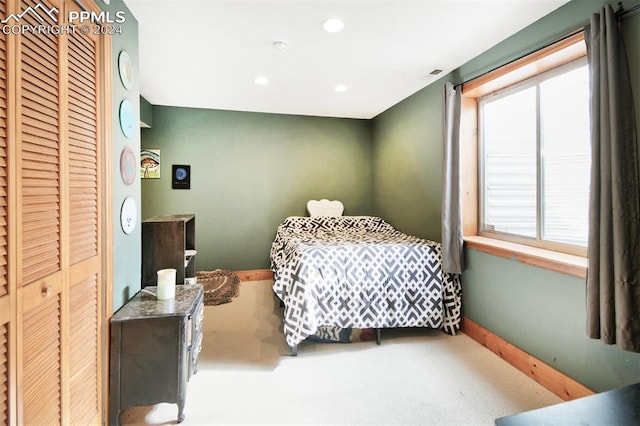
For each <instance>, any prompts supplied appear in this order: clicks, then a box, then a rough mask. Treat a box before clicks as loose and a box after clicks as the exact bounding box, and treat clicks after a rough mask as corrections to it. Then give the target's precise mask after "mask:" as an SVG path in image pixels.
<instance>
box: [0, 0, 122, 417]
mask: <svg viewBox="0 0 640 426" xmlns="http://www.w3.org/2000/svg"><path fill="white" fill-rule="evenodd" d="M55 1H56V0H53V2H55ZM81 4H82V5H84V6H86V7H87V8H88V9H90V10H93V11H97V12H99V11H101V9H100V8H99V7H98V6H97V4H96V3H95V1H93V0H83V1H82V2H81ZM60 5H61V6H64V7H60V14H61V15H62V12H63V11H66V9H67V7H66V6H67V5H70V6H71V5H73V6H74V7H75V5H78V6H80V4H78V3H76V2H74V1H73V0H60ZM21 7H22V6H21V2H20V1H19V0H7V1H6V8H7V10H8V11H17V10H20V9H21ZM64 37H65V36H62V37H61V40H63V39H64ZM98 40H99V42H98V43H97V64H96V75H97V81H98V83H97V88H98V91H97V97H98V102H97V117H96V118H97V120H96V124H97V131H96V134H97V136H98V138H99V141H98V150H99V151H98V158H97V159H96V167H97V188H98V198H97V200H98V212H97V215H98V218H97V221H98V222H97V227H98V231H97V232H98V250H99V253H98V259H97V262H98V264H99V265H98V290H97V293H98V295H97V297H98V314H97V315H98V316H97V324H98V330H97V333H98V340H99V341H98V354H97V371H96V375H97V383H98V387H97V392H98V394H97V398H98V413H97V415H96V418H94V419H93V421H92V423H95V424H103V423H104V422H105V421H106V419H107V407H108V364H109V362H108V353H109V352H108V342H109V335H108V331H109V327H108V320H109V318H110V316H111V312H112V311H113V295H112V288H113V286H112V278H113V253H112V247H111V242H112V241H113V213H112V205H113V199H112V178H113V173H112V168H113V166H114V164H113V158H112V157H113V153H112V119H113V113H112V79H113V71H112V55H113V53H112V51H111V49H112V43H111V37H110V36H108V35H100V36H98ZM19 43H20V37H18V36H15V35H11V36H6V48H7V59H6V62H7V76H6V78H7V82H8V84H7V93H6V97H7V100H6V104H7V107H6V109H7V141H8V144H7V158H8V162H7V166H6V169H7V180H8V186H7V200H8V206H7V210H8V218H7V226H8V235H7V238H8V245H7V247H8V254H7V256H8V264H7V275H8V277H9V280H8V294H6V295H4V296H0V325H2V324H5V323H7V321H8V337H9V339H8V347H9V350H8V361H9V369H8V379H9V383H8V384H9V386H8V389H9V392H8V424H9V425H11V426H15V425H18V424H22V423H23V413H24V411H23V410H24V408H25V407H23V401H22V395H21V394H20V392H22V389H21V388H22V372H21V369H22V367H23V362H24V361H23V360H24V355H25V354H24V353H23V336H22V331H21V327H22V324H21V322H22V321H23V318H22V312H23V311H24V309H25V308H27V307H29V306H30V305H32V304H35V303H37V302H38V300H39V299H41V298H42V297H44V296H47V295H48V294H51V293H54V294H55V293H59V294H61V295H62V297H61V302H60V303H61V319H60V321H61V327H60V335H61V343H60V350H61V355H60V356H61V365H60V380H61V385H60V391H61V400H60V402H59V403H60V409H61V421H62V423H69V418H70V413H69V411H70V389H69V329H70V324H69V318H68V315H69V297H68V294H67V295H66V296H65V295H64V292H65V291H67V292H68V291H69V286H70V282H69V280H70V274H71V272H70V271H69V270H70V268H71V265H69V249H68V241H69V228H70V227H71V226H72V224H70V223H69V220H68V214H69V191H68V183H64V184H63V183H62V182H63V179H62V176H63V174H67V173H68V170H67V169H68V162H67V160H68V158H67V153H66V151H67V149H66V148H65V149H61V150H60V154H59V155H60V157H59V165H60V168H59V173H60V176H61V177H60V180H59V181H60V182H61V183H60V222H59V226H60V239H61V240H62V243H61V252H60V269H62V271H58V272H56V273H54V274H51V275H50V276H49V277H47V279H46V280H43V281H42V282H39V283H38V284H36V282H38V281H40V280H36V282H34V283H30V284H29V285H28V286H23V283H22V282H20V281H21V280H22V272H21V271H20V269H21V265H22V247H20V246H19V244H18V242H19V241H21V239H22V235H21V233H22V232H23V231H24V230H22V223H21V219H20V218H21V216H22V206H21V202H22V198H21V196H22V189H21V188H20V187H19V185H18V182H21V172H20V166H19V164H20V161H21V153H20V151H21V146H20V142H21V141H20V140H19V139H18V137H19V136H20V131H19V129H20V128H21V127H20V126H21V124H20V117H21V107H20V96H21V94H20V93H19V90H21V84H20V83H19V79H20V72H19V68H20V61H21V56H20V55H21V54H20V46H19ZM59 49H60V52H59V66H58V72H59V75H58V77H59V83H58V101H59V108H58V109H59V114H60V115H59V121H58V123H59V128H58V131H59V139H60V141H61V142H63V141H65V140H66V138H68V137H69V135H68V111H67V110H65V106H66V105H67V100H68V98H67V97H68V96H69V95H68V80H67V79H68V72H67V68H66V67H67V65H66V64H67V56H66V55H67V54H68V43H66V42H59ZM61 71H64V72H61ZM65 179H66V178H65ZM34 284H35V285H34ZM26 287H29V288H26Z"/></svg>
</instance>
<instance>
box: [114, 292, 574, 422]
mask: <svg viewBox="0 0 640 426" xmlns="http://www.w3.org/2000/svg"><path fill="white" fill-rule="evenodd" d="M270 284H271V282H270V281H255V282H243V283H242V284H241V289H240V296H239V297H238V298H236V299H234V301H233V302H231V303H228V304H225V305H219V306H208V307H206V309H205V325H204V330H205V336H204V343H203V351H202V353H201V356H200V364H199V366H200V369H199V372H198V374H196V375H195V376H193V377H192V378H191V381H190V382H189V386H188V389H187V403H186V408H185V413H186V418H185V420H184V422H183V423H182V424H184V425H219V424H255V425H258V424H272V425H279V424H380V425H391V424H412V425H492V424H493V422H494V419H495V418H496V417H501V416H505V415H509V414H513V413H516V412H520V411H526V410H531V409H535V408H540V407H544V406H548V405H552V404H556V403H559V402H562V401H561V399H560V398H558V397H557V396H555V395H553V394H552V393H551V392H549V391H547V390H546V389H544V388H543V387H542V386H540V385H538V384H537V383H536V382H535V381H533V380H531V379H529V378H528V377H527V376H525V375H524V374H523V373H521V372H519V371H518V370H516V369H515V368H513V367H511V366H510V365H509V364H507V363H505V362H504V361H503V360H502V359H500V358H499V357H498V356H496V355H494V354H493V353H491V352H490V351H488V350H487V349H485V348H483V347H482V346H481V345H479V344H477V343H476V342H475V341H473V340H471V339H470V338H469V337H467V336H466V335H464V334H460V335H457V336H449V335H446V334H444V333H438V332H436V331H433V330H425V329H404V330H383V331H382V345H380V346H377V345H376V344H375V342H359V343H312V342H303V343H302V344H301V345H300V347H299V355H298V356H297V357H291V356H289V349H288V348H287V346H286V344H285V343H284V337H283V335H282V332H281V331H280V330H281V311H280V308H279V307H278V304H277V302H276V301H275V299H274V297H273V295H272V293H271V286H270ZM176 416H177V407H176V405H175V404H158V405H155V406H152V407H136V408H132V409H128V410H126V411H125V412H124V413H123V414H122V417H121V419H122V423H123V424H127V425H133V424H140V425H145V424H146V425H159V424H175V422H176V421H175V419H176Z"/></svg>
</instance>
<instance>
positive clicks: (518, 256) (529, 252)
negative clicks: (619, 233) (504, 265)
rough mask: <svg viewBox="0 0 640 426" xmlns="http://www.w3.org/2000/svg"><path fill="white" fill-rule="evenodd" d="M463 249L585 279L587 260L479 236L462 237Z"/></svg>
mask: <svg viewBox="0 0 640 426" xmlns="http://www.w3.org/2000/svg"><path fill="white" fill-rule="evenodd" d="M464 242H465V247H467V248H471V249H475V250H478V251H481V252H485V253H489V254H493V255H495V256H500V257H504V258H507V259H513V260H516V261H518V262H522V263H526V264H528V265H532V266H537V267H539V268H544V269H549V270H552V271H556V272H562V273H564V274H569V275H573V276H576V277H580V278H586V277H587V258H586V257H581V256H574V255H571V254H565V253H559V252H556V251H551V250H545V249H540V248H537V247H530V246H526V245H523V244H516V243H511V242H508V241H501V240H495V239H493V238H487V237H480V236H467V237H464Z"/></svg>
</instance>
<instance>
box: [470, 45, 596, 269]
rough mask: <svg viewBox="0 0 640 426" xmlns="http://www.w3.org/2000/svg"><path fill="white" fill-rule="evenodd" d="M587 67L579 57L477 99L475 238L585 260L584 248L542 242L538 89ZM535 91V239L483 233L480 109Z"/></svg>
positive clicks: (523, 236) (494, 232)
mask: <svg viewBox="0 0 640 426" xmlns="http://www.w3.org/2000/svg"><path fill="white" fill-rule="evenodd" d="M585 65H587V58H586V56H583V57H580V58H578V59H575V60H573V61H571V62H568V63H566V64H562V65H559V66H558V67H555V68H552V69H550V70H547V71H544V72H542V73H540V74H536V75H535V76H533V77H530V78H528V79H526V80H524V81H521V82H518V83H516V84H513V85H511V86H507V87H505V88H502V89H499V90H497V91H495V92H492V93H489V94H486V95H483V96H480V97H478V98H477V102H478V170H479V175H478V184H479V185H478V195H479V197H478V226H479V229H478V235H481V236H485V237H489V238H495V239H500V240H505V241H511V242H515V243H520V244H525V245H530V246H533V247H540V248H545V249H549V250H554V251H559V252H563V253H569V254H574V255H579V256H586V254H587V248H586V247H583V246H578V245H572V244H566V243H560V242H555V241H549V240H545V239H543V238H542V220H543V219H542V217H543V208H544V202H543V200H542V184H543V182H542V173H541V131H540V124H541V122H540V106H539V103H540V97H539V85H540V83H542V82H543V81H545V80H547V79H549V78H552V77H555V76H559V75H562V74H564V73H567V72H570V71H572V70H575V69H577V68H580V67H583V66H585ZM536 86H537V87H538V89H537V91H538V92H537V95H536V103H537V105H536V114H537V119H536V121H537V123H536V127H537V136H536V164H537V167H536V173H537V178H536V236H535V238H533V237H527V236H525V235H518V234H511V233H506V232H500V231H495V230H490V229H486V228H483V224H484V223H485V220H484V212H485V209H484V205H483V201H484V199H485V197H484V196H485V194H484V193H483V192H484V191H483V188H484V184H483V181H484V177H485V173H484V169H485V165H484V159H485V155H484V154H485V150H484V144H483V142H484V140H483V135H484V134H483V123H484V121H483V120H484V117H483V108H482V104H483V103H485V102H487V101H488V100H492V101H493V100H497V99H500V98H503V97H506V96H509V95H512V94H515V93H518V92H520V91H523V90H526V89H529V88H531V87H536Z"/></svg>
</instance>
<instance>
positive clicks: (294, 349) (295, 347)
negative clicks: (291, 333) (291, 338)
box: [291, 345, 298, 356]
mask: <svg viewBox="0 0 640 426" xmlns="http://www.w3.org/2000/svg"><path fill="white" fill-rule="evenodd" d="M291 356H298V345H293V346H291Z"/></svg>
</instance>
